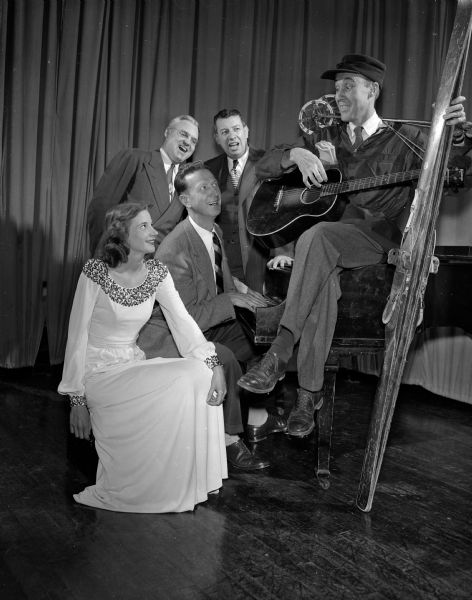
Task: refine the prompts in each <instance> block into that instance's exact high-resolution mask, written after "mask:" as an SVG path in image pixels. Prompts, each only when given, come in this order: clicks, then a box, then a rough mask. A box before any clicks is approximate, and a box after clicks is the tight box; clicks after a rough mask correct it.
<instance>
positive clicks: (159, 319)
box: [138, 217, 236, 358]
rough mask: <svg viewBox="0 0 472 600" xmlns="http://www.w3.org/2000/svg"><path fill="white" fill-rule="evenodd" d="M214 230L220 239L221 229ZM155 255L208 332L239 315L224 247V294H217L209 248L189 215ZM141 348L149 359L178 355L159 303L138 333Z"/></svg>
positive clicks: (188, 306) (192, 313) (200, 324)
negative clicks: (232, 296) (236, 311)
mask: <svg viewBox="0 0 472 600" xmlns="http://www.w3.org/2000/svg"><path fill="white" fill-rule="evenodd" d="M215 229H216V231H217V233H218V235H219V236H220V239H221V230H220V229H219V227H218V226H215ZM156 257H157V258H158V259H159V260H160V261H161V262H163V263H164V264H165V265H166V266H167V267H168V269H169V272H170V274H171V275H172V278H173V280H174V284H175V287H176V289H177V291H178V292H179V294H180V296H181V298H182V301H183V303H184V304H185V306H186V307H187V310H188V312H189V313H190V314H191V315H192V317H193V318H194V319H195V321H196V322H197V323H198V325H199V327H200V329H201V330H202V331H203V332H204V333H205V331H206V330H207V329H210V328H211V327H215V326H217V325H221V324H222V323H225V322H227V321H231V320H233V319H235V318H236V315H235V312H234V307H233V304H232V302H231V300H230V298H229V296H228V295H227V293H226V292H234V291H236V289H235V287H234V282H233V278H232V275H231V272H230V270H229V266H228V261H227V259H226V255H225V252H224V248H223V260H222V271H223V281H224V292H225V293H223V294H217V293H216V285H215V276H214V272H213V266H212V263H211V259H210V256H209V254H208V251H207V249H206V247H205V245H204V243H203V241H202V239H201V238H200V236H199V235H198V233H197V232H196V231H195V229H194V227H193V226H192V224H191V223H190V221H189V219H188V217H187V218H186V219H185V220H184V221H182V222H180V223H179V224H178V225H177V226H176V227H175V228H174V229H173V230H172V231H171V232H170V233H169V234H168V235H167V236H166V237H165V238H164V240H163V241H162V243H161V244H160V246H159V248H158V250H157V252H156ZM138 345H139V347H140V348H141V349H142V350H143V351H144V352H145V354H146V356H147V357H148V358H154V357H156V356H164V357H169V356H179V353H178V351H177V348H176V346H175V344H174V341H173V339H172V335H171V333H170V330H169V328H168V327H167V323H166V321H165V318H164V316H163V314H162V311H161V309H160V308H159V307H158V306H156V307H155V308H154V310H153V313H152V316H151V319H150V320H149V321H148V322H147V323H146V325H145V326H144V327H143V329H142V330H141V332H140V334H139V338H138Z"/></svg>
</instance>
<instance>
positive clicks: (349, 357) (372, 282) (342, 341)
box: [315, 264, 395, 489]
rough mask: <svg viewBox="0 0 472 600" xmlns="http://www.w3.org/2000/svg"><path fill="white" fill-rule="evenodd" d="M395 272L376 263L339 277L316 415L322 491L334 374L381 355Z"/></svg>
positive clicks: (328, 449)
mask: <svg viewBox="0 0 472 600" xmlns="http://www.w3.org/2000/svg"><path fill="white" fill-rule="evenodd" d="M394 270H395V269H394V267H392V266H391V265H388V264H378V265H371V266H367V267H361V268H358V269H350V270H346V271H343V272H342V273H341V276H340V285H341V291H342V297H341V299H340V300H339V303H338V320H337V323H336V329H335V331H334V337H333V341H332V344H331V350H330V352H329V355H328V359H327V361H326V364H325V378H324V385H323V389H322V395H323V406H322V407H321V409H320V410H319V412H318V416H317V449H318V456H317V465H316V469H315V473H316V477H317V479H318V482H319V484H320V486H321V487H322V488H323V489H327V488H328V487H329V485H330V481H329V477H330V470H329V462H330V454H331V436H332V430H333V412H334V398H335V389H336V375H337V372H338V371H339V368H340V365H341V364H344V365H345V366H349V368H352V369H354V370H356V369H357V365H358V359H359V357H361V356H366V355H368V354H372V355H376V356H378V355H379V354H380V355H381V354H382V351H383V348H384V325H383V323H382V312H383V309H384V307H385V304H386V301H387V297H388V294H389V292H390V288H391V285H392V279H393V274H394Z"/></svg>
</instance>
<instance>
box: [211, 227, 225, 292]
mask: <svg viewBox="0 0 472 600" xmlns="http://www.w3.org/2000/svg"><path fill="white" fill-rule="evenodd" d="M213 250H214V251H215V283H216V293H217V294H222V293H223V292H224V284H223V271H222V269H221V262H222V258H223V255H222V252H221V242H220V240H219V238H218V236H217V235H216V233H215V232H213Z"/></svg>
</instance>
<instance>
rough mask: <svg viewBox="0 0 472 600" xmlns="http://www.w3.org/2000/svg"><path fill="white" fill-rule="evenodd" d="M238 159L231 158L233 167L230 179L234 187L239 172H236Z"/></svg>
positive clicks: (236, 183) (237, 180)
mask: <svg viewBox="0 0 472 600" xmlns="http://www.w3.org/2000/svg"><path fill="white" fill-rule="evenodd" d="M238 164H239V162H238V160H237V159H235V160H233V168H232V169H231V173H230V175H231V181H232V182H233V187H234V189H236V188H237V187H238V183H239V172H238Z"/></svg>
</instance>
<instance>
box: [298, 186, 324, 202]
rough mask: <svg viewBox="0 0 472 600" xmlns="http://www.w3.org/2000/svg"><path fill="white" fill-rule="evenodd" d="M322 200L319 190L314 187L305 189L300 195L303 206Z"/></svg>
mask: <svg viewBox="0 0 472 600" xmlns="http://www.w3.org/2000/svg"><path fill="white" fill-rule="evenodd" d="M310 192H311V193H310ZM319 198H320V191H319V189H318V188H317V187H316V186H314V185H312V186H311V187H310V188H305V189H304V190H303V192H302V193H301V194H300V202H301V203H302V204H314V203H315V202H317V201H318V200H319Z"/></svg>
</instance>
